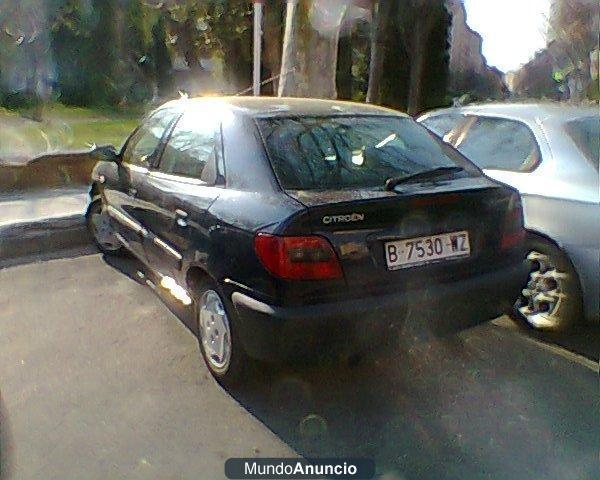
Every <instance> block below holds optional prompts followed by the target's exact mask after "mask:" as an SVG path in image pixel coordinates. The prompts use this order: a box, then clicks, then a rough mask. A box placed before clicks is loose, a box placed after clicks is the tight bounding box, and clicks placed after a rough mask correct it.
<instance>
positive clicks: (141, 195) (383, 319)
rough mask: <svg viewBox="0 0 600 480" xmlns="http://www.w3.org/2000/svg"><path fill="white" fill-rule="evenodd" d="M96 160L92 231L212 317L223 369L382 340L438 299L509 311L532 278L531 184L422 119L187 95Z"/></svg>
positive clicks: (445, 304) (201, 326) (460, 312)
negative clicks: (523, 190) (525, 210)
mask: <svg viewBox="0 0 600 480" xmlns="http://www.w3.org/2000/svg"><path fill="white" fill-rule="evenodd" d="M103 155H104V158H105V160H104V161H101V162H99V163H98V164H97V166H96V167H95V169H94V172H93V175H92V178H93V184H92V187H91V191H90V193H91V202H90V206H89V210H88V215H87V217H88V224H89V227H90V229H91V231H92V233H93V234H94V237H95V239H96V242H97V243H98V246H99V248H100V249H101V250H102V251H104V252H106V253H116V252H118V251H121V250H123V249H125V250H127V251H129V252H131V253H132V254H133V255H135V256H136V257H137V258H139V259H140V260H141V261H142V262H143V263H144V264H146V265H147V266H148V268H149V269H150V270H151V271H153V272H155V273H156V278H157V279H158V280H157V284H158V285H159V286H157V288H162V289H164V290H165V291H168V292H170V293H171V294H172V295H173V296H174V297H175V298H177V299H178V300H180V301H181V302H182V303H183V304H186V305H190V307H191V308H190V310H192V311H193V312H195V313H194V315H191V316H190V319H188V322H189V327H190V329H191V330H192V331H193V332H195V333H196V334H197V335H198V337H199V340H200V345H201V350H202V353H203V356H204V359H205V361H206V364H207V366H208V368H209V369H210V371H211V372H212V374H213V375H214V376H215V377H217V379H219V380H221V381H233V380H234V379H239V378H240V377H242V372H243V369H244V365H246V364H247V363H248V362H247V359H248V358H257V359H265V360H278V359H286V358H289V357H294V356H296V355H298V354H300V355H306V356H313V355H317V354H319V353H321V352H323V351H329V350H335V351H344V352H346V351H347V352H358V351H360V350H361V349H363V348H367V347H369V346H370V347H371V348H372V347H373V346H375V348H377V347H378V346H379V345H380V343H379V342H383V341H384V340H386V339H388V338H390V336H391V333H392V332H395V331H397V328H398V323H399V322H400V321H401V320H402V319H403V318H404V317H405V316H406V315H407V314H408V310H412V311H414V310H415V309H419V308H426V309H427V311H433V312H434V313H435V315H432V316H431V322H432V324H433V323H435V322H438V324H440V325H441V326H442V328H443V327H445V326H447V325H454V324H456V325H457V326H458V327H459V328H460V326H462V324H463V323H462V322H465V323H474V322H481V321H484V320H487V319H490V318H493V317H495V316H498V315H500V314H502V313H503V312H505V311H506V310H507V309H509V308H510V307H511V305H512V300H513V298H514V297H515V296H516V295H517V294H518V292H519V290H520V285H521V284H522V282H523V281H524V280H525V278H526V276H527V264H526V261H525V250H524V240H523V239H524V229H523V222H522V210H521V203H520V198H519V195H518V193H517V192H516V191H515V190H514V189H512V188H510V187H507V186H505V185H502V184H500V183H498V182H495V181H493V180H491V179H489V178H487V177H485V176H484V175H482V173H481V171H480V170H479V169H478V168H477V167H476V166H474V165H473V164H472V163H471V162H469V161H468V160H466V159H465V158H464V157H463V156H462V155H461V154H460V153H458V152H457V151H456V150H454V149H453V148H451V147H449V146H447V145H446V144H445V143H444V142H442V141H441V140H439V139H438V138H437V137H436V136H435V135H433V134H431V133H430V132H429V131H428V130H427V129H426V128H424V127H422V126H421V125H419V124H418V123H417V122H415V121H414V120H413V119H411V118H410V117H407V116H405V115H403V114H400V113H398V112H395V111H393V110H387V109H383V108H378V107H374V106H368V105H363V104H353V103H344V102H334V101H322V100H309V99H278V98H275V99H268V98H258V99H254V98H242V97H236V98H229V99H227V98H223V99H214V98H213V99H190V100H179V101H175V102H171V103H167V104H166V105H164V106H162V107H160V108H159V109H157V110H156V111H154V112H153V113H151V114H150V115H149V116H148V117H147V118H146V119H145V120H144V121H143V122H142V124H141V125H140V126H139V128H138V129H137V130H136V131H135V132H134V133H133V134H132V135H131V137H130V138H129V139H128V140H127V142H126V143H125V145H124V147H123V148H122V150H121V151H120V152H119V153H116V152H114V151H113V154H112V157H111V158H110V159H109V160H110V161H107V151H106V149H104V150H103Z"/></svg>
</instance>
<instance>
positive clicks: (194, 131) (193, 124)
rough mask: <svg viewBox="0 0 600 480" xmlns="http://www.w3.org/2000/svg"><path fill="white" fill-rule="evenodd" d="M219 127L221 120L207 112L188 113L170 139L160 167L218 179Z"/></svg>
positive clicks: (165, 170) (170, 172) (164, 169)
mask: <svg viewBox="0 0 600 480" xmlns="http://www.w3.org/2000/svg"><path fill="white" fill-rule="evenodd" d="M218 131H219V122H218V121H216V120H215V119H214V118H211V117H210V116H209V115H206V113H204V112H202V111H194V110H192V111H189V112H186V113H184V114H183V116H182V117H181V118H180V119H179V121H178V122H177V124H176V125H175V128H174V129H173V132H172V133H171V137H170V138H169V140H168V142H167V145H166V147H165V150H164V152H163V155H162V158H161V160H160V166H159V170H160V171H161V172H164V173H168V174H172V175H182V176H185V177H192V178H197V179H201V180H203V181H206V182H207V183H214V180H215V177H216V143H217V141H216V136H217V135H218Z"/></svg>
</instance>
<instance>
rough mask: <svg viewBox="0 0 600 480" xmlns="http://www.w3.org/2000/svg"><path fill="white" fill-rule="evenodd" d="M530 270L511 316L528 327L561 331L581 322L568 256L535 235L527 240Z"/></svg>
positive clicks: (576, 279) (577, 289) (576, 283)
mask: <svg viewBox="0 0 600 480" xmlns="http://www.w3.org/2000/svg"><path fill="white" fill-rule="evenodd" d="M529 247H530V252H529V255H528V256H527V258H528V260H529V262H530V263H531V272H530V274H529V280H528V282H527V285H525V287H524V288H523V290H522V292H521V296H520V297H519V299H518V300H517V302H516V303H515V316H516V319H517V320H519V321H524V322H526V324H527V325H528V326H530V327H532V328H535V329H539V330H551V331H564V330H568V329H570V328H572V327H574V326H575V325H576V324H577V323H579V322H580V321H581V315H582V312H583V305H582V302H583V297H582V294H581V287H580V284H579V277H578V276H577V272H576V271H575V269H574V268H573V266H572V264H571V262H570V260H569V259H568V257H567V256H566V255H565V254H564V253H563V252H562V251H561V250H560V249H559V248H558V247H556V246H555V245H553V244H552V243H550V242H549V241H547V240H543V239H541V238H538V237H534V238H531V239H530V241H529Z"/></svg>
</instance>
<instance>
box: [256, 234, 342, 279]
mask: <svg viewBox="0 0 600 480" xmlns="http://www.w3.org/2000/svg"><path fill="white" fill-rule="evenodd" d="M254 250H255V251H256V254H257V255H258V258H259V259H260V261H261V262H262V264H263V265H264V266H265V268H266V269H267V270H268V271H269V272H271V273H272V274H273V275H275V276H277V277H280V278H285V279H289V280H329V279H334V278H341V276H342V269H341V267H340V263H339V261H338V258H337V256H336V254H335V252H334V250H333V247H332V246H331V244H330V243H329V242H328V241H327V239H325V238H323V237H317V236H307V237H279V236H276V235H270V234H268V233H258V234H257V235H256V236H255V237H254Z"/></svg>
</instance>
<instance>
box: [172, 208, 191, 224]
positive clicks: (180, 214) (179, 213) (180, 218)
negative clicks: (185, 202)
mask: <svg viewBox="0 0 600 480" xmlns="http://www.w3.org/2000/svg"><path fill="white" fill-rule="evenodd" d="M175 218H176V219H177V220H176V221H177V225H179V226H180V227H187V224H188V223H187V218H188V214H187V212H186V211H184V210H181V209H179V208H178V209H177V210H175Z"/></svg>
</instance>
